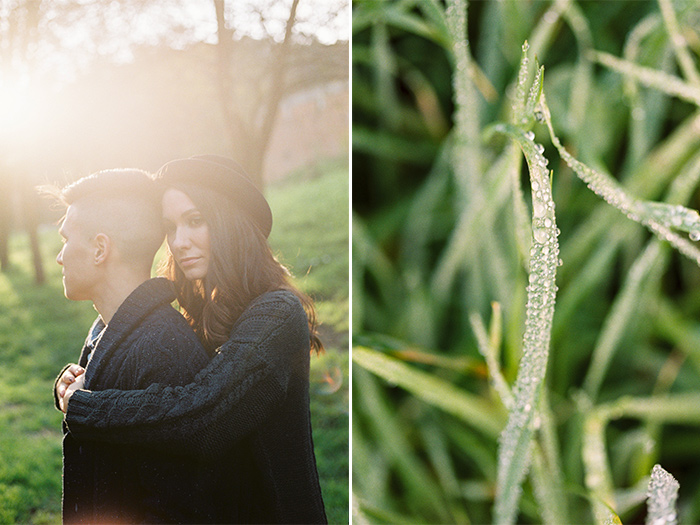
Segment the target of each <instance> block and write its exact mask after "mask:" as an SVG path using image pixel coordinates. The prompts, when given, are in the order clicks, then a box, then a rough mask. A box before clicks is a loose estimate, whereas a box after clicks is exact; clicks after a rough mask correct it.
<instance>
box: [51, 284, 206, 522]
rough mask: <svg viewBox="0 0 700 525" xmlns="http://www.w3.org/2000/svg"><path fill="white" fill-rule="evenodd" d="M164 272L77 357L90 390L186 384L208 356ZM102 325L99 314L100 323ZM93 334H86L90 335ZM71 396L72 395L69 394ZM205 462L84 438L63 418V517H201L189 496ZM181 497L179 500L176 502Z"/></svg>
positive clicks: (164, 519) (136, 519)
mask: <svg viewBox="0 0 700 525" xmlns="http://www.w3.org/2000/svg"><path fill="white" fill-rule="evenodd" d="M174 299H175V294H174V292H173V289H172V285H171V283H169V282H168V281H167V280H166V279H151V280H149V281H146V282H145V283H143V284H142V285H141V286H139V287H138V288H137V289H136V290H134V292H132V293H131V295H129V297H128V298H127V299H126V300H125V301H124V303H122V305H121V306H120V307H119V309H118V310H117V312H116V313H115V315H114V317H113V318H112V320H111V321H110V323H109V326H108V327H107V328H106V329H105V330H104V332H102V334H101V336H100V338H99V340H98V341H97V342H96V344H95V348H94V351H93V354H92V357H91V359H90V361H89V363H88V354H89V346H88V344H87V343H88V341H86V345H85V346H84V347H83V351H82V353H81V356H80V362H79V364H80V365H81V366H83V367H85V368H86V371H85V387H84V388H85V389H86V390H93V391H100V390H105V389H109V388H119V389H123V390H133V389H143V388H146V387H147V386H148V385H150V384H152V383H154V382H159V383H161V384H167V385H183V384H186V383H188V382H190V381H192V379H193V378H194V376H195V374H196V373H197V372H198V371H199V370H200V369H201V368H202V367H204V366H205V365H206V364H207V363H208V362H209V356H208V355H207V353H206V351H205V350H204V348H203V346H202V345H201V343H200V342H199V340H198V339H197V337H196V335H195V334H194V332H193V331H192V329H191V328H190V327H189V325H188V324H187V322H186V321H185V319H184V318H183V317H182V315H181V314H180V313H179V312H177V311H176V310H175V309H174V308H173V307H172V306H171V304H170V303H171V302H172V301H173V300H174ZM96 325H97V327H98V328H99V327H100V325H101V326H104V324H103V323H102V321H101V319H99V318H98V320H97V321H95V324H94V325H93V328H92V329H91V333H92V332H93V330H94V328H95V326H96ZM89 339H90V336H88V340H89ZM71 403H72V401H71ZM202 468H203V466H202V463H201V462H200V458H199V457H198V456H197V454H196V453H195V452H194V451H190V452H189V453H187V452H186V451H183V452H182V453H178V454H173V453H171V452H169V451H163V450H157V449H148V448H144V447H142V446H139V444H137V443H133V444H130V445H126V444H109V443H104V442H95V441H90V440H88V439H83V438H78V437H77V436H74V435H73V434H72V433H70V432H68V431H67V427H66V426H65V425H64V439H63V520H64V522H65V523H105V522H106V523H115V522H130V523H135V522H144V523H156V522H173V521H183V520H192V521H193V520H194V519H196V518H195V517H194V516H193V514H192V510H191V508H190V507H188V506H186V505H184V504H183V499H182V498H183V497H184V496H186V495H187V496H188V497H189V496H190V495H191V492H192V491H191V490H190V489H191V485H192V482H193V481H196V480H197V479H198V478H199V477H202V476H203V473H202V472H201V470H202ZM178 500H179V501H178Z"/></svg>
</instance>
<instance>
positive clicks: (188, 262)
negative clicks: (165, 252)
mask: <svg viewBox="0 0 700 525" xmlns="http://www.w3.org/2000/svg"><path fill="white" fill-rule="evenodd" d="M200 259H201V257H185V258H183V259H180V266H182V267H183V268H187V267H190V266H193V265H195V264H197V261H199V260H200Z"/></svg>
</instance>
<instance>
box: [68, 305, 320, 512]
mask: <svg viewBox="0 0 700 525" xmlns="http://www.w3.org/2000/svg"><path fill="white" fill-rule="evenodd" d="M66 423H67V426H68V428H69V429H70V432H71V433H72V434H74V435H75V436H77V437H79V438H86V439H95V440H99V441H102V442H112V443H142V444H151V445H154V446H158V447H165V448H167V450H169V451H171V452H173V453H187V452H191V451H193V450H195V451H197V453H199V454H202V455H203V457H205V458H206V459H207V461H212V460H213V461H214V462H218V463H219V464H223V465H224V466H225V468H226V469H229V472H230V475H229V477H228V480H227V482H226V485H227V486H226V487H222V488H221V490H220V493H219V495H218V497H217V498H215V502H214V503H213V505H215V506H216V509H214V510H213V514H212V515H213V516H216V518H217V519H218V521H220V522H222V523H234V522H237V523H325V522H326V515H325V510H324V506H323V500H322V497H321V489H320V485H319V479H318V472H317V469H316V460H315V457H314V448H313V441H312V434H311V421H310V413H309V330H308V320H307V317H306V314H305V312H304V309H303V308H302V305H301V303H300V301H299V300H298V298H297V297H296V296H295V295H294V294H293V293H291V292H288V291H275V292H270V293H267V294H264V295H262V296H260V297H258V298H257V299H256V300H255V301H253V303H252V304H251V305H250V306H249V307H248V309H247V310H246V311H245V312H244V313H243V314H242V315H241V317H240V319H239V320H238V322H237V324H236V326H235V327H234V329H233V331H232V333H231V337H230V339H229V341H228V342H227V343H226V344H224V345H223V346H222V347H221V349H220V351H219V353H217V355H216V356H215V357H214V358H213V359H212V360H211V362H210V363H209V365H208V366H207V367H206V368H204V369H203V370H202V371H201V372H200V373H199V374H197V376H196V378H195V380H194V382H193V383H191V384H188V385H187V386H184V387H174V388H173V387H168V386H164V385H159V384H155V385H151V386H150V387H148V388H147V389H145V390H139V391H118V390H107V391H102V392H88V391H77V392H76V393H75V394H74V395H73V397H72V398H71V400H70V403H69V405H68V413H67V415H66Z"/></svg>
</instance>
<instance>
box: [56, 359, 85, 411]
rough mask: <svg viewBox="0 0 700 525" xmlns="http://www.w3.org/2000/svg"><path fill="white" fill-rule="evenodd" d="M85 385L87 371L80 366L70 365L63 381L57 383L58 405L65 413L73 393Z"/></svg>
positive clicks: (62, 377)
mask: <svg viewBox="0 0 700 525" xmlns="http://www.w3.org/2000/svg"><path fill="white" fill-rule="evenodd" d="M84 383H85V369H84V368H83V367H82V366H79V365H70V366H69V367H68V368H66V370H65V372H63V375H62V376H61V379H59V380H58V382H57V383H56V396H57V397H58V405H59V406H60V407H61V410H62V411H63V412H64V413H65V412H66V410H68V400H69V399H70V396H72V395H73V392H75V391H76V390H79V389H80V388H82V387H83V384H84Z"/></svg>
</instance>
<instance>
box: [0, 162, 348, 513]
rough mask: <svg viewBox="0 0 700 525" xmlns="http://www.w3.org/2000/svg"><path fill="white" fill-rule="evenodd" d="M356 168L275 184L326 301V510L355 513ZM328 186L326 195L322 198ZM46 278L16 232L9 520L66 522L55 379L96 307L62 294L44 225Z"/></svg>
mask: <svg viewBox="0 0 700 525" xmlns="http://www.w3.org/2000/svg"><path fill="white" fill-rule="evenodd" d="M347 188H348V174H347V168H346V167H345V166H344V165H342V164H337V165H331V166H329V167H328V168H327V169H326V170H325V171H324V173H323V175H321V176H319V177H317V178H314V179H310V180H301V178H299V177H297V178H296V179H295V180H292V181H290V182H286V183H280V184H277V185H275V186H273V187H270V188H269V189H268V196H269V200H270V202H271V206H272V208H273V211H274V213H275V226H274V229H273V234H272V236H271V239H270V241H271V244H272V246H273V249H274V250H275V251H276V253H277V254H278V256H279V257H280V259H281V260H282V261H283V262H285V263H286V264H287V265H288V266H289V267H290V269H291V270H292V272H293V273H294V274H295V275H297V276H299V279H298V283H299V284H300V285H301V286H302V287H303V288H304V289H305V290H307V291H308V292H309V293H311V294H312V295H313V296H314V297H315V298H316V299H317V301H318V306H319V313H320V318H321V321H322V323H323V334H324V337H325V340H326V342H327V352H326V354H324V355H322V356H320V357H318V358H313V359H312V365H311V366H312V370H311V389H312V401H311V403H312V407H311V410H312V417H313V425H314V441H315V445H316V456H317V461H318V468H319V473H320V476H321V485H322V489H323V495H324V501H325V504H326V512H327V514H328V519H329V521H330V522H331V523H347V522H348V472H349V460H348V447H349V444H348V419H349V415H348V383H349V382H348V353H347V341H348V334H347V329H348V320H347V312H348V277H347V275H348V253H347V247H348V198H347ZM319 196H322V198H319ZM41 239H42V253H43V255H44V257H45V261H46V265H45V266H46V270H47V283H46V284H45V285H43V286H37V285H35V284H34V280H33V275H32V269H31V268H32V266H31V263H30V259H29V250H28V247H27V242H26V236H24V235H21V234H15V235H14V236H13V237H12V242H11V264H12V268H11V270H10V271H9V272H7V273H5V274H0V451H2V452H1V453H0V523H60V521H61V520H60V505H61V503H60V502H61V419H62V418H61V414H60V413H59V412H58V411H57V410H56V409H55V408H54V407H53V399H52V393H51V392H52V384H53V381H54V378H55V376H56V374H57V373H58V371H59V370H60V369H61V368H62V367H63V366H64V364H65V363H67V362H75V361H76V360H77V358H78V355H79V351H80V347H81V345H82V342H83V340H84V337H85V334H86V331H87V328H88V327H89V325H90V323H91V322H92V320H93V319H94V317H95V315H96V314H95V311H94V310H93V309H92V306H91V305H90V304H88V303H85V302H82V303H74V302H71V301H68V300H67V299H65V297H64V296H63V289H62V285H61V278H60V268H59V266H58V265H57V264H56V263H55V262H54V257H55V255H56V253H57V250H58V248H59V245H60V241H59V239H58V235H57V233H56V232H55V228H47V229H46V230H45V231H43V232H42V233H41Z"/></svg>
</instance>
